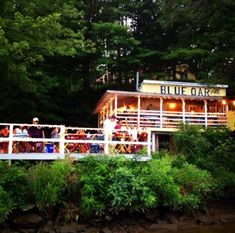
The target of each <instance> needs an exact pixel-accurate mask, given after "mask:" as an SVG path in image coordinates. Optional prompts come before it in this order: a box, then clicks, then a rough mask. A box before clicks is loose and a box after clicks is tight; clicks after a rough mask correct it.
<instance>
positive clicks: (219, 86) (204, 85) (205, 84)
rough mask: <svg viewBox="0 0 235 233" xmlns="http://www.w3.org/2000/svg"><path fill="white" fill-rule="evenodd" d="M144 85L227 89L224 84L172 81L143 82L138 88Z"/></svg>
mask: <svg viewBox="0 0 235 233" xmlns="http://www.w3.org/2000/svg"><path fill="white" fill-rule="evenodd" d="M144 84H158V85H171V86H174V85H176V86H184V87H185V86H188V87H211V88H212V87H214V88H228V85H226V84H208V83H192V82H178V81H177V82H174V81H173V82H172V81H158V80H146V79H145V80H143V82H142V83H141V85H140V88H139V89H141V87H142V86H143V85H144Z"/></svg>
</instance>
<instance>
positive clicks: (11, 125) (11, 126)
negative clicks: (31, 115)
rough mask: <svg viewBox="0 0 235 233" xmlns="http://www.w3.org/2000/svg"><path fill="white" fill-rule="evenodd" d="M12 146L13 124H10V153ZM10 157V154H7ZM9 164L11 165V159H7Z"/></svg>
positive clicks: (10, 152)
mask: <svg viewBox="0 0 235 233" xmlns="http://www.w3.org/2000/svg"><path fill="white" fill-rule="evenodd" d="M12 146H13V124H10V128H9V144H8V154H9V155H10V154H12ZM9 157H11V156H9ZM9 165H11V160H9Z"/></svg>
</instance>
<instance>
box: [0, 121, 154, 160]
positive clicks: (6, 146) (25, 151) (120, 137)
mask: <svg viewBox="0 0 235 233" xmlns="http://www.w3.org/2000/svg"><path fill="white" fill-rule="evenodd" d="M30 127H36V128H37V129H38V130H41V131H43V132H44V135H45V137H41V138H33V137H30V135H29V134H28V131H22V132H20V133H19V130H17V129H19V128H21V129H24V128H25V129H29V128H30ZM4 128H5V129H8V130H9V133H8V135H5V136H4V135H0V159H5V160H55V159H64V158H65V156H66V155H69V156H71V157H73V158H75V159H77V158H82V157H84V156H87V155H90V154H93V155H100V154H109V155H121V154H122V155H124V156H126V157H127V158H137V159H139V160H147V159H149V158H150V156H151V147H152V142H151V132H150V130H145V131H138V140H137V141H133V140H132V138H131V132H130V131H129V130H115V131H114V132H113V138H112V140H107V139H106V138H105V137H104V132H103V129H101V128H78V127H65V126H64V125H31V124H8V123H0V129H4ZM55 128H56V129H57V131H58V135H56V136H58V137H57V138H51V132H52V131H53V129H55ZM138 154H140V156H138Z"/></svg>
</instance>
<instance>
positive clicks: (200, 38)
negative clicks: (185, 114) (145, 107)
mask: <svg viewBox="0 0 235 233" xmlns="http://www.w3.org/2000/svg"><path fill="white" fill-rule="evenodd" d="M234 12H235V2H234V1H233V0H213V1H212V0H198V1H193V0H164V1H162V0H143V1H137V0H132V1H124V0H107V1H101V0H91V1H82V0H70V1H62V0H55V1H49V0H40V1H37V0H27V1H26V0H14V1H12V0H1V2H0V78H1V85H0V100H1V105H0V118H1V122H30V120H31V118H32V117H33V116H38V117H39V118H41V122H43V123H63V124H68V125H78V126H89V125H90V126H95V125H96V119H95V117H94V116H92V114H91V113H92V110H93V108H94V106H95V104H96V102H97V101H98V98H99V97H100V96H101V95H102V93H103V92H104V91H105V90H106V89H108V88H109V89H121V90H125V89H133V88H134V86H135V85H134V84H130V83H129V79H130V78H132V79H133V78H134V77H135V73H136V71H137V70H141V71H142V73H141V76H142V77H145V78H151V77H158V78H160V79H169V74H170V73H171V74H172V72H173V73H174V70H175V68H176V66H177V65H179V64H182V63H185V64H188V65H189V67H190V69H191V70H192V71H193V72H194V73H195V74H196V75H197V80H198V81H200V82H203V81H206V82H211V83H227V84H229V85H230V87H231V88H230V89H229V94H230V95H235V93H234V88H235V60H234V59H235V46H234V45H235V14H234ZM104 74H107V75H108V76H109V78H111V79H110V81H109V82H108V83H105V84H100V85H98V84H97V80H98V78H99V77H101V76H102V75H104Z"/></svg>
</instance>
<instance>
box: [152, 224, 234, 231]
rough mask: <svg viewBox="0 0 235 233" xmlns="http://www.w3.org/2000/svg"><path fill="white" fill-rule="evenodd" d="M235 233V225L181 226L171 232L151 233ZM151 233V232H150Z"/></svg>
mask: <svg viewBox="0 0 235 233" xmlns="http://www.w3.org/2000/svg"><path fill="white" fill-rule="evenodd" d="M176 232H177V233H234V232H235V223H234V224H226V225H213V226H200V225H193V226H186V227H184V226H179V227H176V228H172V229H171V230H169V229H168V230H157V231H151V233H176ZM149 233H150V232H149Z"/></svg>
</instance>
